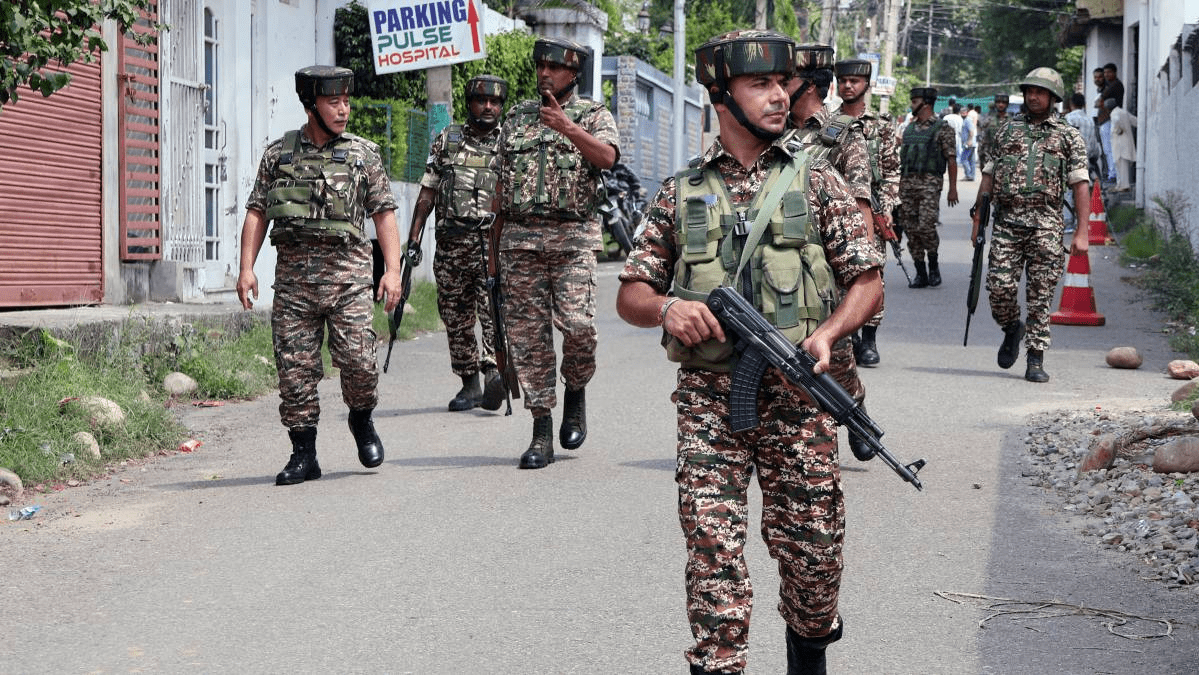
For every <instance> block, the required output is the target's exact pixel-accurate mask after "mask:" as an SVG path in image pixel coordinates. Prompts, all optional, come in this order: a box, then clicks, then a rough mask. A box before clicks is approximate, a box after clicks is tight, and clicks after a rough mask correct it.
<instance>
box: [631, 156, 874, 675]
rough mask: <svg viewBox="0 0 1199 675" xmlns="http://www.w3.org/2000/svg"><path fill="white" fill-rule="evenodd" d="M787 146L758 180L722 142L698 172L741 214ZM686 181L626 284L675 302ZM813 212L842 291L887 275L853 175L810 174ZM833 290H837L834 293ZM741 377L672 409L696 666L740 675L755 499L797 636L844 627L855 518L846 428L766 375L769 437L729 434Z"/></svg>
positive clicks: (655, 207) (710, 379) (646, 238)
mask: <svg viewBox="0 0 1199 675" xmlns="http://www.w3.org/2000/svg"><path fill="white" fill-rule="evenodd" d="M787 140H788V138H787V137H784V138H783V139H780V140H778V141H775V142H774V143H773V144H772V146H771V147H770V148H768V149H767V150H766V151H765V152H764V153H763V154H762V156H761V157H760V158H759V159H758V161H756V162H755V163H754V164H753V165H752V166H751V167H750V168H748V169H746V168H744V167H742V166H741V164H740V163H739V162H737V160H735V159H733V157H732V156H731V155H729V154H727V153H726V152H725V151H724V149H723V146H722V145H721V143H720V140H719V139H717V140H716V141H714V142H713V144H712V146H711V147H710V148H709V149H708V151H707V152H706V153H705V154H704V156H703V157H702V159H701V160H700V166H702V167H708V168H711V169H713V170H715V171H717V172H719V175H720V176H721V177H722V178H723V180H724V181H725V184H726V185H727V186H728V193H729V196H730V199H731V200H732V202H733V204H737V205H745V204H746V203H747V202H751V201H752V200H753V199H754V197H755V195H756V194H757V193H758V191H759V190H760V189H761V187H762V183H763V181H764V180H765V179H766V177H767V176H768V174H769V171H770V168H771V167H772V165H774V164H775V161H776V159H777V158H780V157H782V156H783V155H784V154H789V150H788V149H787V147H786V142H787ZM675 194H676V186H675V179H674V178H668V179H667V180H666V181H665V182H664V183H663V185H662V188H661V189H660V190H659V191H658V194H657V195H656V196H655V198H654V199H653V201H652V202H651V203H650V206H649V209H648V217H647V225H646V230H645V233H644V235H643V236H642V237H641V238H640V239H639V240H638V245H637V247H636V249H635V250H634V251H633V252H632V253H631V254H630V255H629V257H628V260H627V262H626V264H625V267H624V270H623V271H622V272H621V275H620V279H621V281H622V282H624V281H642V282H645V283H647V284H649V285H650V286H652V287H653V288H654V289H656V290H657V291H658V292H659V293H667V292H668V291H670V290H671V288H672V282H673V281H674V280H675V274H676V271H677V270H676V267H677V266H678V265H679V264H681V262H680V260H679V258H680V255H681V246H680V243H679V241H677V240H676V231H675V220H676V216H675ZM806 196H807V207H808V209H809V213H811V214H812V227H813V228H814V229H815V230H818V231H819V232H820V235H821V240H822V244H823V249H824V252H825V256H826V259H827V260H828V264H829V265H830V266H831V268H832V270H833V273H834V275H835V281H836V283H837V284H839V285H841V286H846V287H847V286H848V285H850V284H851V283H852V280H853V279H854V277H856V276H857V275H859V274H861V273H863V272H865V271H867V270H869V269H872V268H875V267H879V266H880V265H881V262H882V260H881V258H880V257H879V256H878V252H877V250H876V249H875V248H874V247H873V246H871V245H870V242H869V238H868V237H869V235H868V233H867V232H866V229H865V224H864V223H863V221H862V218H861V215H860V211H859V210H858V208H857V205H856V204H855V203H854V200H853V198H852V197H851V196H850V194H849V191H848V188H847V186H846V184H845V182H844V180H843V179H842V178H841V176H840V175H839V174H838V173H837V172H836V171H835V170H833V169H832V167H831V166H829V165H828V163H827V162H825V161H818V162H815V163H813V164H812V166H811V168H810V172H809V189H808V192H807V195H806ZM829 290H830V291H831V290H832V289H829ZM729 387H730V375H729V374H728V373H725V372H715V371H713V370H708V369H702V368H692V367H686V366H684V367H681V368H680V369H679V371H678V385H677V389H676V390H675V392H674V395H673V397H672V398H673V400H674V402H675V405H676V407H677V417H678V457H677V470H676V474H675V480H676V482H677V484H678V488H679V521H680V524H681V526H682V528H683V533H684V536H685V537H686V541H687V551H688V557H687V558H688V559H687V566H686V583H687V596H688V600H687V611H688V616H689V618H690V622H691V630H692V633H693V635H694V637H695V640H696V644H695V645H694V646H693V647H692V648H691V649H690V650H688V653H687V660H688V661H689V662H691V663H692V664H693V665H698V666H702V667H703V668H704V669H705V670H707V671H717V670H723V671H725V672H730V671H738V672H739V671H740V670H741V669H743V668H744V667H745V662H746V655H747V651H748V630H749V616H750V608H751V605H752V589H751V586H750V581H749V574H748V570H747V568H746V565H745V560H744V556H743V550H744V544H745V538H746V534H747V526H748V521H749V513H748V503H747V490H748V488H749V483H750V479H751V478H752V476H753V473H754V472H755V471H757V472H758V483H759V485H760V487H761V490H762V501H763V509H762V535H763V538H764V539H765V541H766V543H767V546H768V548H769V550H770V555H771V556H772V557H773V558H775V559H776V560H777V561H778V564H779V573H780V577H781V587H780V601H779V611H780V613H781V614H782V616H783V618H784V620H785V621H786V623H787V625H788V626H789V627H790V628H792V629H794V630H795V631H796V632H797V633H798V634H799V635H826V634H829V633H830V631H832V630H833V629H834V628H835V627H837V626H838V625H839V624H838V622H837V597H838V589H839V587H840V580H841V569H842V557H841V547H842V541H843V538H844V529H845V508H844V499H843V495H842V492H841V480H840V469H839V467H838V464H837V461H838V460H837V429H836V424H835V422H834V421H833V420H832V418H831V417H829V415H827V414H825V413H823V412H821V411H820V410H819V409H818V408H817V407H816V406H815V404H814V403H813V402H812V401H811V399H809V398H808V396H807V395H806V394H805V393H803V391H802V390H800V389H799V388H798V387H795V386H792V385H790V384H788V383H786V382H785V381H783V380H782V379H781V376H780V374H779V373H778V371H777V370H775V369H768V370H767V373H766V375H765V377H764V378H763V380H762V385H761V390H760V394H759V401H760V403H759V411H758V412H759V417H760V420H761V425H760V426H759V427H757V428H756V429H753V430H751V431H747V432H743V433H733V432H732V431H731V430H730V428H729V426H728V422H727V419H728V414H729V405H728V396H729Z"/></svg>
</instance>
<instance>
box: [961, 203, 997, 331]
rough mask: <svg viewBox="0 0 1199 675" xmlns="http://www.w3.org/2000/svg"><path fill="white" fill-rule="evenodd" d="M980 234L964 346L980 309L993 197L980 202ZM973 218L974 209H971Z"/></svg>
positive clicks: (978, 235) (975, 237)
mask: <svg viewBox="0 0 1199 675" xmlns="http://www.w3.org/2000/svg"><path fill="white" fill-rule="evenodd" d="M975 208H978V209H979V211H978V233H977V234H976V235H974V259H973V260H972V261H971V263H970V288H969V289H968V290H967V291H966V333H965V335H963V336H962V346H963V347H965V346H966V343H967V342H968V341H969V340H970V319H971V318H972V317H973V316H974V310H976V309H978V295H979V292H980V291H981V290H982V278H983V249H984V248H985V247H986V244H987V223H989V222H990V220H991V196H990V195H987V196H984V197H983V198H982V200H981V201H979V203H978V206H977V207H975ZM970 215H971V216H973V215H974V209H973V208H972V209H971V213H970Z"/></svg>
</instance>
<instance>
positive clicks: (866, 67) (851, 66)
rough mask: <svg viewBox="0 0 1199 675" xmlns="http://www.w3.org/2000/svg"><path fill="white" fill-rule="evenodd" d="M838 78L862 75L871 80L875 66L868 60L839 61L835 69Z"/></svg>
mask: <svg viewBox="0 0 1199 675" xmlns="http://www.w3.org/2000/svg"><path fill="white" fill-rule="evenodd" d="M834 70H835V71H836V73H837V77H845V76H846V75H860V76H862V77H866V78H869V77H870V74H871V73H872V72H873V70H874V64H873V63H871V62H870V61H867V60H866V59H846V60H844V61H838V62H837V65H836V66H835V67H834Z"/></svg>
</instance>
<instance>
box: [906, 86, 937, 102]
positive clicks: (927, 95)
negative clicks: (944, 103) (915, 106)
mask: <svg viewBox="0 0 1199 675" xmlns="http://www.w3.org/2000/svg"><path fill="white" fill-rule="evenodd" d="M909 98H910V99H911V100H913V101H915V100H916V99H918V98H919V99H923V100H924V102H925V103H927V104H929V105H932V104H934V103H936V102H937V89H936V87H912V92H911V95H910V96H909Z"/></svg>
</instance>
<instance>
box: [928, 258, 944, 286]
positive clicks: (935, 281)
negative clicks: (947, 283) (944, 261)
mask: <svg viewBox="0 0 1199 675" xmlns="http://www.w3.org/2000/svg"><path fill="white" fill-rule="evenodd" d="M928 285H929V286H932V287H934V288H935V287H937V286H940V285H941V268H940V267H938V266H937V254H936V253H932V252H929V254H928Z"/></svg>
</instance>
